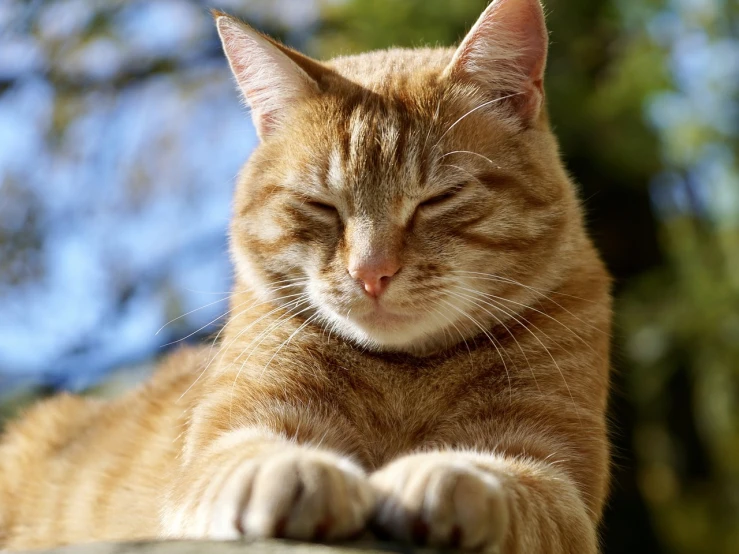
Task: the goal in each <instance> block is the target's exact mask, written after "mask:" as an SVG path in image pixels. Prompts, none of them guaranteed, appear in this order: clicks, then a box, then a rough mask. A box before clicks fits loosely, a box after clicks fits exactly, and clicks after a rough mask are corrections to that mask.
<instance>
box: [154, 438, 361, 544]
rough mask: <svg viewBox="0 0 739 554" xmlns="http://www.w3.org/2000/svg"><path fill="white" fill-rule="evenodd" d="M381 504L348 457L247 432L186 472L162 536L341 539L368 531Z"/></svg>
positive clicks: (167, 508)
mask: <svg viewBox="0 0 739 554" xmlns="http://www.w3.org/2000/svg"><path fill="white" fill-rule="evenodd" d="M375 498H376V495H375V491H374V490H373V488H372V487H371V486H370V485H369V482H368V480H367V477H366V475H365V473H364V471H363V470H362V468H361V467H359V466H358V465H357V464H355V463H354V462H352V461H351V460H349V459H348V458H346V457H342V456H340V455H337V454H334V453H332V452H329V451H326V450H321V449H317V448H310V447H307V446H301V445H299V444H296V443H294V442H291V441H287V440H284V439H283V438H281V437H279V436H277V435H274V434H272V433H270V432H268V431H263V430H259V429H241V430H238V431H234V432H231V433H229V434H226V435H224V436H223V437H222V438H221V439H219V440H217V441H216V442H215V444H214V445H213V447H212V448H211V449H209V451H208V452H207V453H205V454H204V455H202V456H198V457H197V459H195V460H193V461H192V462H191V463H189V464H187V465H185V466H184V467H183V468H182V470H181V475H180V477H179V478H178V479H177V480H176V484H175V486H174V487H173V489H172V491H171V492H170V494H169V495H168V497H167V500H166V502H165V505H164V508H163V510H162V518H161V521H162V535H163V536H165V537H167V538H196V539H216V540H229V539H237V538H239V537H242V536H247V537H258V538H266V537H282V538H291V539H301V540H323V539H325V540H333V539H342V538H347V537H350V536H352V535H354V534H357V533H359V532H361V531H362V530H363V529H364V527H365V524H366V521H367V519H368V518H369V515H370V513H371V511H372V510H373V508H374V506H375Z"/></svg>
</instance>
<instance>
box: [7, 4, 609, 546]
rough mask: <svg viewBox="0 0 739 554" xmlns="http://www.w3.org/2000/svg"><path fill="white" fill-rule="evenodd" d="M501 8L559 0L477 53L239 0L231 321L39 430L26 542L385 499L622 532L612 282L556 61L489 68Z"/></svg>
mask: <svg viewBox="0 0 739 554" xmlns="http://www.w3.org/2000/svg"><path fill="white" fill-rule="evenodd" d="M496 7H497V9H496ZM519 12H521V13H519ZM522 13H523V15H526V16H527V17H523V16H522ZM491 21H492V22H493V23H495V24H496V25H498V26H499V27H498V28H496V29H497V30H498V33H499V36H501V35H502V36H507V35H506V33H501V31H500V29H502V30H503V31H505V29H506V25H502V23H506V22H507V23H506V24H507V25H508V26H511V25H512V26H514V27H515V25H523V26H524V27H526V26H527V25H533V26H534V27H535V28H534V31H532V33H530V34H532V36H533V35H536V36H534V39H532V40H533V42H534V43H537V42H536V41H537V40H539V42H541V40H540V39H541V29H542V28H543V18H542V17H541V8H540V6H539V4H538V3H537V2H535V1H533V0H499V2H497V4H496V5H495V6H492V7H491V8H489V9H488V10H487V11H486V13H485V14H484V15H483V17H482V18H481V22H479V23H478V25H477V26H476V27H475V29H473V31H472V32H471V33H470V35H468V38H467V39H465V42H464V43H463V45H462V46H461V47H460V49H457V50H456V51H455V50H453V49H449V50H447V49H428V50H391V51H387V52H381V53H371V54H367V55H363V56H358V57H354V58H344V59H339V60H335V61H333V62H330V63H328V64H326V65H320V64H318V63H316V62H312V61H311V60H308V59H306V58H303V57H302V56H300V55H299V54H296V53H294V52H292V51H288V50H285V49H284V48H282V47H279V46H276V45H274V44H273V43H271V42H269V41H267V40H266V39H264V38H263V37H260V36H259V35H256V34H255V33H254V32H253V31H250V30H248V29H246V28H245V27H242V26H240V25H239V24H237V23H235V22H234V21H233V20H230V19H228V18H226V17H225V16H219V17H218V22H219V30H220V32H221V37H222V39H223V40H224V46H225V49H226V52H227V54H228V55H229V59H230V61H231V65H232V69H233V70H234V72H235V74H236V75H237V80H239V84H240V85H241V86H242V89H243V90H244V93H245V95H246V97H247V99H248V100H249V102H250V103H251V105H252V108H253V110H254V113H255V122H256V124H257V128H258V130H259V132H260V135H261V136H262V138H263V139H264V143H263V145H262V146H261V147H260V148H259V149H258V150H257V151H256V152H255V154H254V155H253V156H252V159H251V160H250V162H249V164H247V166H246V167H245V169H244V172H243V173H242V176H241V183H240V185H239V187H238V189H237V192H236V202H235V213H234V221H233V225H232V250H233V254H234V261H235V265H236V268H237V279H236V285H235V292H234V294H233V296H232V300H231V309H232V312H231V316H230V319H229V322H228V324H227V325H226V328H225V329H224V331H223V333H222V336H221V337H220V340H219V342H218V343H217V344H216V346H215V348H214V349H213V350H209V349H208V348H205V349H203V350H185V351H182V352H180V353H178V354H175V355H173V356H172V357H171V358H170V359H168V360H167V361H166V362H165V363H164V366H163V367H162V368H161V369H160V370H159V372H158V373H157V375H156V376H155V377H154V378H153V380H152V381H151V382H150V383H148V384H147V385H145V386H144V387H142V388H141V389H139V390H137V391H135V392H133V393H130V394H129V395H127V396H125V397H124V398H122V399H119V400H115V401H112V402H110V403H103V402H97V401H92V400H82V399H77V398H71V397H62V398H59V399H55V400H52V401H51V402H49V403H47V404H44V405H41V406H39V407H37V408H35V409H34V410H33V411H32V412H31V413H30V414H29V415H27V416H26V418H25V419H24V420H21V421H20V422H18V423H17V424H15V425H14V426H12V427H11V428H10V430H9V433H8V434H7V435H6V437H5V438H4V440H3V442H2V443H0V470H2V471H1V472H0V545H2V546H4V547H6V548H9V549H22V548H31V547H42V546H50V545H55V544H61V543H70V542H84V541H89V540H125V539H135V538H146V537H193V538H204V537H212V538H236V537H238V536H240V535H247V536H275V535H276V536H288V537H293V538H329V539H330V538H340V537H346V536H349V535H352V534H353V533H356V532H359V531H361V529H362V528H363V527H364V525H365V522H366V520H367V519H368V518H371V519H372V521H373V522H374V526H375V527H376V528H378V529H379V530H381V531H384V532H385V533H387V534H389V535H391V536H393V537H396V538H399V539H406V540H416V541H421V542H429V543H431V544H438V545H444V544H460V545H462V546H465V547H480V546H484V547H488V548H494V547H501V548H502V550H503V551H504V552H526V553H528V552H550V553H557V552H578V553H580V552H583V553H585V552H594V551H595V550H596V549H597V546H596V529H597V524H598V522H599V520H600V515H601V512H602V509H603V504H604V501H605V497H606V493H607V484H608V474H609V470H608V444H607V439H606V424H605V410H606V402H607V394H608V343H609V339H608V335H609V330H610V296H609V278H608V276H607V273H606V271H605V269H604V268H603V265H602V263H601V262H600V260H599V259H598V256H597V254H596V253H595V251H594V249H593V247H592V245H591V243H590V242H589V240H588V239H587V237H586V234H585V232H584V229H583V223H582V216H581V213H580V207H579V203H578V200H577V197H576V194H575V191H574V187H573V186H572V185H571V183H570V181H569V180H568V178H567V176H566V174H565V172H564V170H563V169H562V166H561V163H560V162H559V158H558V152H557V146H556V141H555V139H554V137H553V136H552V134H551V132H550V131H549V127H548V123H547V120H546V114H545V113H544V112H543V109H541V96H540V92H539V91H540V90H541V81H540V79H538V80H537V79H536V78H532V81H531V82H532V84H531V86H529V85H525V83H524V85H525V86H524V85H521V87H523V88H525V91H524V92H520V93H517V94H505V95H503V94H502V92H506V93H509V92H510V91H511V90H514V89H515V87H517V86H518V84H517V83H516V79H524V80H525V79H528V77H526V72H527V71H530V72H531V73H532V75H533V77H537V76H538V75H539V73H541V72H543V62H542V63H539V61H540V60H539V59H538V58H537V57H536V56H533V57H532V59H531V60H528V58H526V59H523V60H518V59H517V58H516V63H522V64H524V65H525V64H526V63H528V64H529V65H530V66H531V67H528V66H526V67H527V69H526V71H517V70H516V71H512V70H510V67H508V66H509V65H510V64H511V63H512V62H511V59H513V56H510V55H509V56H498V57H497V59H496V60H495V61H496V63H497V67H498V69H501V68H502V69H503V70H504V69H505V68H506V67H508V70H506V71H502V70H501V71H502V73H500V72H499V74H496V75H497V81H496V79H493V78H491V79H487V80H488V81H490V83H495V82H499V83H501V86H504V89H502V90H498V91H497V92H496V94H495V95H493V96H486V91H485V89H484V88H482V87H481V86H480V83H472V82H470V81H468V80H465V79H464V78H462V75H463V74H464V72H463V69H464V70H467V71H472V70H471V69H470V67H472V66H473V65H474V67H475V68H476V69H475V71H476V72H479V71H482V69H484V67H483V68H482V69H480V67H481V66H480V60H479V59H476V60H473V59H472V58H474V56H476V55H479V51H480V50H481V48H480V46H481V45H480V44H479V42H480V41H481V40H482V38H480V37H481V36H482V37H483V38H484V36H485V33H487V31H486V25H488V24H489V23H490V22H491ZM532 21H533V23H531V22H532ZM512 36H515V37H518V38H517V39H516V40H522V38H523V39H525V38H526V37H527V34H526V33H523V32H519V33H513V35H512ZM536 37H538V38H536ZM498 46H499V45H498ZM529 46H530V45H529ZM529 50H531V51H533V49H529ZM529 50H527V49H522V51H524V52H529ZM543 50H544V51H543V53H539V57H541V56H545V53H546V48H545V46H544V47H543ZM526 56H528V57H531V56H529V54H526ZM262 58H264V59H262ZM471 60H472V61H475V63H476V65H475V64H472V61H471ZM527 60H528V61H527ZM247 62H248V63H247ZM524 62H525V63H524ZM506 64H508V65H506ZM253 67H257V68H260V69H262V70H263V71H262V73H259V72H257V73H258V75H257V76H255V75H251V74H249V71H255V70H253V69H252V68H253ZM265 67H266V68H268V69H269V71H268V72H267V71H266V70H265V69H264V68H265ZM297 67H300V68H301V69H296V68H297ZM522 75H523V77H522ZM257 77H258V78H257ZM486 77H490V75H486ZM526 82H528V81H526ZM265 83H266V84H265ZM511 87H514V89H512V88H511ZM274 89H278V90H279V95H277V96H278V98H274V97H273V96H274V95H272V94H271V93H270V91H272V90H274ZM518 95H520V97H518ZM511 96H512V97H513V99H512V100H509V97H511ZM296 98H298V100H296ZM504 103H505V104H506V105H505V107H502V105H503V104H504ZM499 104H500V106H499ZM486 108H489V109H486ZM283 112H284V113H283ZM288 112H289V120H290V121H291V122H294V121H298V122H300V124H299V125H293V126H292V127H291V128H290V129H289V132H288V131H287V130H286V124H285V123H284V121H285V120H286V118H287V115H286V113H288ZM285 152H289V156H286V155H285V154H284V153H285ZM429 154H431V155H429ZM449 156H455V158H454V161H450V162H449V163H440V160H442V159H444V158H447V161H448V157H449ZM465 175H466V176H467V177H464V176H465ZM460 179H463V180H464V181H465V184H464V187H465V188H464V189H462V185H459V186H458V185H457V183H458V182H459V180H460ZM298 187H299V188H298ZM434 187H437V189H438V190H436V192H433V190H431V189H433V188H434ZM450 187H451V188H450ZM296 190H297V191H299V192H298V193H296ZM426 191H429V192H426ZM450 191H451V192H450ZM296 194H298V195H297V196H296ZM296 198H297V199H302V200H300V201H299V202H296V201H295V199H296ZM301 202H302V203H301ZM465 202H466V203H465ZM452 206H456V207H457V209H455V210H454V211H452V208H451V207H452ZM347 273H348V274H349V275H347ZM357 285H360V286H359V288H358V290H357V289H356V287H357ZM362 289H364V290H362ZM367 475H369V477H367Z"/></svg>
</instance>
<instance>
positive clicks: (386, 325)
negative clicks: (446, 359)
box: [330, 310, 443, 355]
mask: <svg viewBox="0 0 739 554" xmlns="http://www.w3.org/2000/svg"><path fill="white" fill-rule="evenodd" d="M330 319H332V320H334V321H335V322H336V323H337V326H336V327H335V329H336V332H338V333H339V334H341V335H342V336H344V337H345V338H347V339H349V340H350V341H352V342H355V343H357V344H358V345H360V346H362V347H363V348H370V349H372V350H375V351H378V352H405V353H409V354H415V355H425V354H431V353H433V352H435V351H438V350H439V348H440V346H441V345H440V344H439V340H435V339H434V337H435V336H436V335H437V333H440V332H443V330H441V329H436V328H434V329H430V328H428V322H427V321H424V318H422V317H421V316H419V315H416V314H410V313H406V314H400V313H395V312H391V311H388V310H372V311H371V312H367V313H365V314H362V315H354V314H352V315H351V317H345V316H340V315H338V314H336V313H331V317H330Z"/></svg>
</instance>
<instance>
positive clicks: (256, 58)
mask: <svg viewBox="0 0 739 554" xmlns="http://www.w3.org/2000/svg"><path fill="white" fill-rule="evenodd" d="M213 16H214V18H215V21H216V27H217V28H218V35H219V36H220V37H221V43H222V44H223V51H224V52H225V54H226V58H227V59H228V63H229V65H230V66H231V71H232V73H233V74H234V77H235V78H236V82H237V83H238V85H239V88H240V89H241V92H242V93H243V94H244V98H245V99H246V101H247V103H248V104H249V107H250V108H251V114H252V119H253V120H254V126H255V127H256V129H257V134H258V135H259V137H260V138H261V139H264V138H266V137H267V136H268V135H269V134H270V133H272V132H273V131H274V130H275V129H276V128H278V127H279V126H280V125H282V124H283V123H284V115H285V113H286V112H287V111H288V109H289V108H290V107H291V106H293V105H295V103H296V102H298V101H300V100H302V99H304V98H308V97H310V96H311V95H314V94H316V93H317V92H318V90H319V89H318V84H317V83H316V81H315V80H314V79H313V78H311V77H310V76H309V75H308V74H307V73H306V72H305V71H303V70H302V69H301V68H300V67H299V66H298V65H297V64H296V63H295V62H294V61H293V60H291V59H290V57H288V56H287V54H286V53H285V52H284V51H283V50H282V49H281V48H279V47H278V46H277V45H276V44H275V43H273V42H272V41H271V40H270V39H268V38H267V37H265V36H264V35H262V34H261V33H259V32H258V31H255V30H254V29H252V28H251V27H249V26H248V25H246V24H245V23H242V22H240V21H238V20H237V19H234V18H233V17H230V16H228V15H226V14H224V13H221V12H216V11H214V12H213Z"/></svg>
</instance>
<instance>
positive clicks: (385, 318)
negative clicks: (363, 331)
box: [357, 304, 414, 328]
mask: <svg viewBox="0 0 739 554" xmlns="http://www.w3.org/2000/svg"><path fill="white" fill-rule="evenodd" d="M413 319H414V318H413V317H412V316H410V315H409V314H407V313H405V314H401V313H397V312H393V311H391V310H388V309H387V308H385V307H383V306H382V305H381V304H376V305H375V306H374V307H373V309H371V310H368V311H367V312H365V313H364V314H362V315H360V316H357V320H359V322H361V323H363V324H365V325H369V326H372V327H380V328H389V327H398V326H400V325H405V324H407V323H409V322H410V321H412V320H413Z"/></svg>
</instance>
